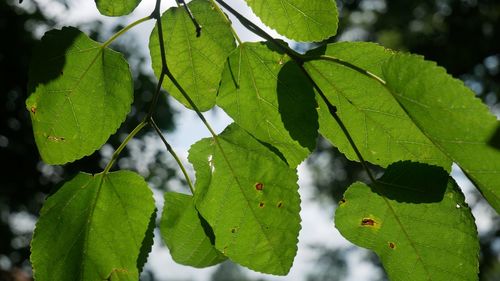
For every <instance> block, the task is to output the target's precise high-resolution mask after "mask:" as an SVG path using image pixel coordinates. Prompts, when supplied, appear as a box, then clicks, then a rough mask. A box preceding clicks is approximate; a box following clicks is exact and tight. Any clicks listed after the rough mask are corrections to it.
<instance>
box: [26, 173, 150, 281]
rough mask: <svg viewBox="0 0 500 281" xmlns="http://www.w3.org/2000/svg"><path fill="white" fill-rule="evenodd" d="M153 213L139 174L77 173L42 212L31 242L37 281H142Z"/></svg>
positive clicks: (147, 189) (146, 187) (51, 197)
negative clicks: (142, 254)
mask: <svg viewBox="0 0 500 281" xmlns="http://www.w3.org/2000/svg"><path fill="white" fill-rule="evenodd" d="M154 209H155V205H154V200H153V196H152V192H151V190H150V189H149V188H148V186H147V184H146V182H145V181H144V179H142V178H141V177H140V176H139V175H137V174H135V173H132V172H128V171H120V172H114V173H110V174H108V175H106V176H104V175H103V174H97V175H90V174H84V173H80V174H78V175H77V176H76V177H75V178H73V179H72V180H71V181H69V182H67V183H65V184H64V185H63V186H62V187H61V189H60V190H58V191H57V192H56V193H55V194H54V195H52V196H50V197H49V198H48V199H47V201H46V202H45V204H44V206H43V208H42V211H41V213H40V219H39V220H38V222H37V224H36V228H35V232H34V234H33V240H32V242H31V263H32V265H33V273H34V276H35V280H37V281H45V280H47V281H53V280H71V281H95V280H131V281H132V280H135V281H136V280H138V278H139V272H138V269H137V266H138V265H139V266H141V264H140V263H139V262H138V261H139V260H140V258H139V253H140V250H141V247H142V244H143V241H144V240H145V237H146V236H147V235H146V231H147V230H148V224H149V223H150V218H151V216H152V214H153V212H154Z"/></svg>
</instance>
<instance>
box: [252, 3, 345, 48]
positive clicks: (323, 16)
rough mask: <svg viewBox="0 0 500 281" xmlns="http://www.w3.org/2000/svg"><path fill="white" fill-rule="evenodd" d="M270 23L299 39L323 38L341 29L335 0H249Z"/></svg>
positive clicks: (253, 7)
mask: <svg viewBox="0 0 500 281" xmlns="http://www.w3.org/2000/svg"><path fill="white" fill-rule="evenodd" d="M245 1H246V2H247V4H248V5H249V6H250V7H251V8H252V10H253V11H254V13H255V14H256V15H257V16H258V17H259V18H260V19H261V20H262V22H263V23H264V24H266V25H267V26H269V27H271V28H274V29H276V31H278V33H280V34H281V35H284V36H286V37H288V38H290V39H293V40H296V41H322V40H324V39H327V38H329V37H331V36H333V35H335V34H336V33H337V24H338V13H337V5H336V4H335V1H334V0H245Z"/></svg>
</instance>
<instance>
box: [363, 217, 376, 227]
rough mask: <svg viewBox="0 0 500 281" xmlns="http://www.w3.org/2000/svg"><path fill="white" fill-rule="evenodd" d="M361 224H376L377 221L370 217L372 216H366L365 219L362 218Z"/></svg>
mask: <svg viewBox="0 0 500 281" xmlns="http://www.w3.org/2000/svg"><path fill="white" fill-rule="evenodd" d="M361 225H362V226H374V225H375V221H374V220H372V219H370V218H365V219H362V220H361Z"/></svg>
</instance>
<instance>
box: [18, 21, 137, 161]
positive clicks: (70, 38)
mask: <svg viewBox="0 0 500 281" xmlns="http://www.w3.org/2000/svg"><path fill="white" fill-rule="evenodd" d="M29 78H30V81H29V85H28V91H29V93H30V94H31V95H30V96H29V98H28V99H27V100H26V107H27V109H28V110H29V112H30V116H31V120H32V123H33V131H34V135H35V141H36V144H37V146H38V150H39V151H40V154H41V156H42V159H43V160H44V161H45V162H46V163H48V164H64V163H67V162H71V161H74V160H77V159H80V158H82V157H84V156H86V155H90V154H92V153H93V152H94V151H95V150H97V149H98V148H100V147H101V146H102V145H103V144H104V143H105V142H106V140H107V139H108V138H109V136H110V135H111V134H113V133H114V132H116V130H117V129H118V127H119V126H120V124H121V123H122V122H123V121H124V120H125V118H126V116H127V113H128V112H129V111H130V105H131V103H132V100H133V86H132V75H131V73H130V69H129V66H128V63H127V61H126V60H125V59H124V58H123V56H122V55H121V54H119V53H117V52H114V51H112V50H110V49H108V48H104V47H103V46H101V45H100V44H99V43H97V42H95V41H92V40H91V39H90V38H89V37H87V36H86V35H85V34H83V33H82V32H80V31H79V30H77V29H75V28H71V27H65V28H63V29H62V30H53V31H49V32H47V33H46V34H45V35H44V37H43V38H42V42H41V44H40V45H39V46H38V47H37V48H36V49H35V51H34V54H33V59H32V62H31V65H30V73H29Z"/></svg>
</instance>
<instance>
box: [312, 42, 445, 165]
mask: <svg viewBox="0 0 500 281" xmlns="http://www.w3.org/2000/svg"><path fill="white" fill-rule="evenodd" d="M315 52H317V53H316V55H321V54H323V53H324V55H325V56H327V57H329V58H331V59H332V60H336V61H337V62H335V61H332V60H330V61H327V60H313V61H310V62H307V63H306V64H305V67H306V69H307V70H308V71H309V72H310V73H311V76H312V77H313V79H314V80H315V81H316V83H317V84H318V85H319V86H320V87H321V89H322V90H323V92H324V94H325V95H326V97H327V98H328V100H329V101H330V102H331V103H332V104H333V105H334V106H336V107H337V115H338V116H339V117H340V119H341V120H342V122H343V123H344V125H345V127H346V128H347V130H348V131H349V133H350V135H351V136H352V138H353V140H354V142H355V143H356V145H357V147H358V149H359V150H360V151H361V154H362V155H363V157H364V158H365V160H367V161H369V162H371V163H373V164H376V165H380V166H383V167H386V166H387V165H389V164H390V163H393V162H395V161H400V160H412V161H415V162H423V163H428V164H432V165H438V166H441V167H444V168H445V169H447V170H449V169H450V167H451V161H450V160H449V159H448V157H447V156H446V155H444V154H443V153H442V152H441V151H440V150H439V149H438V148H437V147H435V146H434V144H433V143H432V142H431V141H430V140H429V139H428V137H427V136H426V135H425V134H423V133H422V132H421V131H420V129H419V128H418V127H417V126H416V125H415V124H414V123H413V121H412V119H411V118H410V117H408V115H407V114H406V112H405V111H404V110H403V109H402V108H401V106H400V105H399V104H398V102H397V101H396V100H395V99H394V97H393V96H392V93H391V92H390V90H389V89H387V88H386V87H385V86H384V85H383V84H382V83H380V81H378V80H377V79H376V78H375V77H374V76H371V75H377V76H379V78H380V76H382V69H381V68H382V65H383V63H384V62H385V61H387V60H388V59H389V58H390V57H391V56H392V55H393V52H391V51H389V50H387V49H385V48H383V47H381V46H378V45H376V44H373V43H347V42H343V43H336V44H330V45H328V46H327V47H326V50H323V51H322V52H321V50H315ZM318 53H319V54H318ZM339 61H340V63H339ZM342 62H347V64H350V65H351V66H348V65H346V64H343V63H342ZM367 71H368V72H367ZM370 73H371V74H370ZM317 100H318V103H319V110H318V114H319V127H320V128H319V131H320V133H321V134H322V135H323V136H325V137H326V138H327V139H328V140H330V141H331V142H332V144H333V145H335V146H336V147H337V148H338V149H339V150H340V151H341V152H342V153H344V154H345V155H346V156H347V157H348V158H349V159H351V160H355V161H358V158H357V156H356V153H355V152H354V150H353V149H352V147H351V145H350V143H349V142H348V140H347V138H346V137H345V135H344V134H343V133H342V130H341V128H340V126H339V125H338V124H337V122H335V120H334V119H333V118H332V116H331V115H330V112H329V110H328V108H327V106H326V104H325V103H324V102H323V100H322V99H321V98H319V97H318V98H317Z"/></svg>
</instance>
